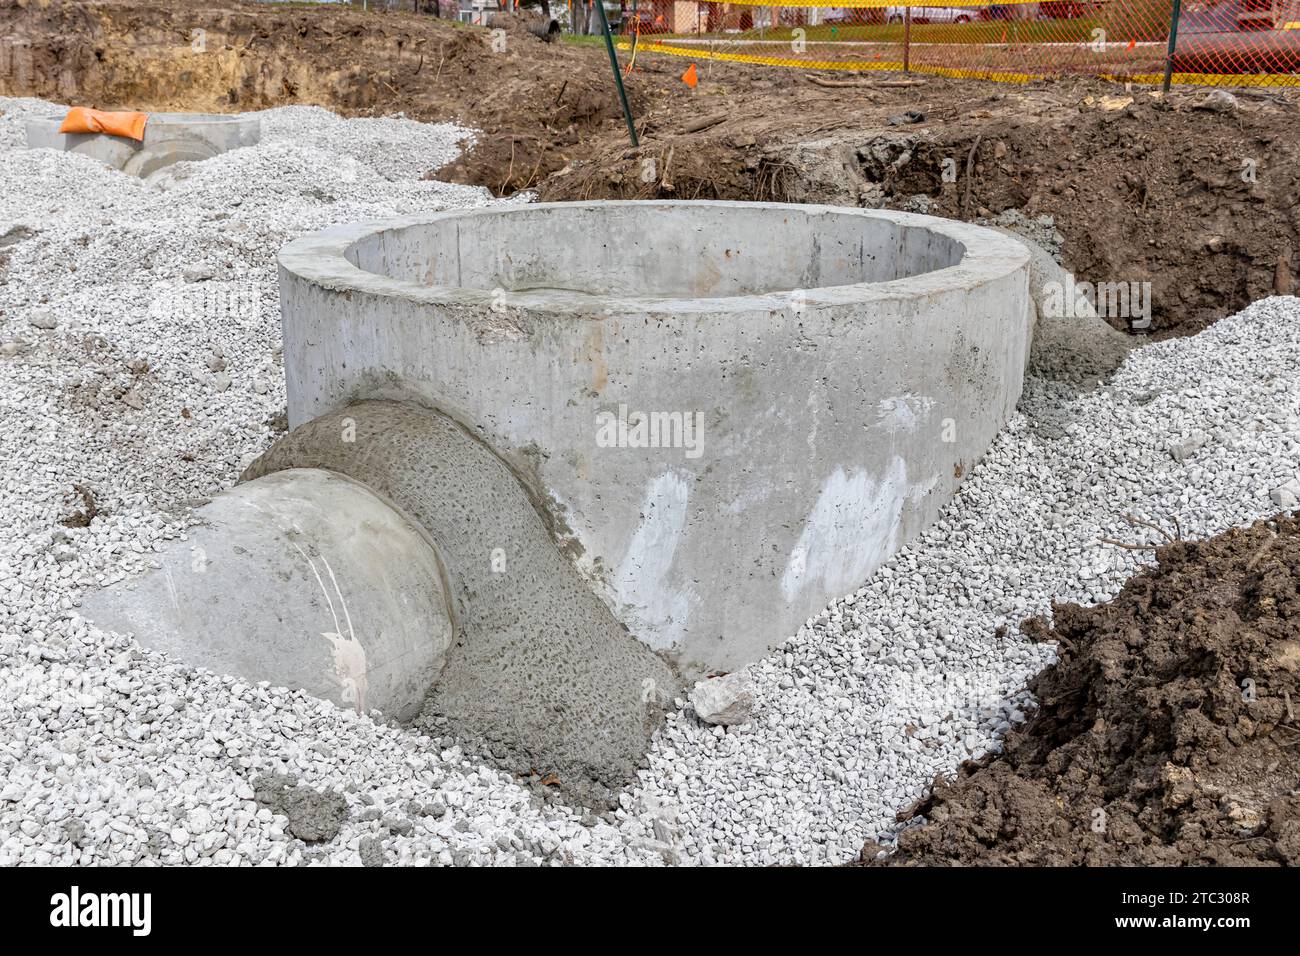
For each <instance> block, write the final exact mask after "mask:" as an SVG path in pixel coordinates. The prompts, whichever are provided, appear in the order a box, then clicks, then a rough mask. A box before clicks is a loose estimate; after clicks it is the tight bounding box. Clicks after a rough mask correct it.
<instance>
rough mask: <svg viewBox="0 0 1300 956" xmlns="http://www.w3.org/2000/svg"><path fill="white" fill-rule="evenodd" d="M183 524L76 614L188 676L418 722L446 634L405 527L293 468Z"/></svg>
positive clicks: (425, 565) (366, 500)
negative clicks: (134, 641)
mask: <svg viewBox="0 0 1300 956" xmlns="http://www.w3.org/2000/svg"><path fill="white" fill-rule="evenodd" d="M196 516H197V517H198V519H199V521H200V523H199V524H198V525H196V526H195V527H194V528H192V529H191V530H190V532H189V535H188V538H189V540H188V541H176V542H173V543H172V544H171V545H170V547H168V549H167V550H166V552H165V553H164V554H163V555H162V557H161V564H162V567H161V568H160V569H159V570H157V571H152V572H149V573H147V574H145V575H144V576H143V577H142V578H140V579H139V580H138V581H137V582H136V583H134V584H133V585H131V586H119V587H115V588H108V589H105V590H101V591H97V592H94V593H93V594H92V595H90V596H89V597H88V598H87V599H86V600H85V602H84V604H83V607H82V613H83V614H84V615H85V616H86V617H87V618H88V619H89V620H91V621H93V622H94V623H95V624H96V625H98V626H100V627H104V628H107V629H109V630H114V631H120V632H124V633H125V632H134V633H135V635H136V637H137V638H138V639H139V641H140V643H141V645H142V646H144V647H146V648H151V649H153V650H158V651H163V652H165V653H167V654H171V655H172V656H174V657H176V658H178V659H180V660H182V661H185V662H186V663H188V664H191V665H193V666H197V667H206V668H209V669H210V670H213V671H216V672H218V673H223V674H234V675H237V676H239V677H243V678H245V679H246V680H250V681H269V682H270V683H272V684H275V685H277V686H284V687H292V688H301V689H302V690H305V691H307V692H308V693H310V694H314V695H315V696H317V697H322V698H325V699H327V700H331V701H333V702H334V703H336V704H338V705H340V706H343V707H348V708H354V709H356V710H358V711H367V710H370V709H372V708H374V709H377V710H381V711H383V712H384V713H385V714H388V715H391V716H394V717H397V718H400V719H405V718H410V717H413V716H415V714H417V713H418V712H419V711H420V709H421V707H422V706H423V703H424V699H425V696H426V695H427V693H428V691H429V687H430V686H431V685H432V684H433V683H434V681H435V680H436V679H437V677H438V674H439V673H441V671H442V669H443V665H444V664H445V662H446V658H447V652H448V649H449V648H450V646H451V643H452V638H453V627H452V621H451V617H450V615H449V613H448V607H447V604H446V600H445V596H444V593H443V587H442V581H443V573H442V569H441V567H440V564H439V560H438V557H437V554H436V552H435V550H434V548H433V546H432V545H431V544H430V542H429V541H428V540H427V538H426V537H425V536H424V534H423V533H422V532H421V531H420V530H419V528H418V527H416V526H415V525H414V524H412V523H411V522H410V521H408V520H407V519H406V518H405V517H403V516H402V515H401V514H399V513H398V512H397V511H395V510H394V509H393V508H391V507H390V506H389V505H387V504H385V503H384V502H383V501H381V500H380V499H379V498H377V497H376V496H375V495H374V494H373V493H371V492H370V491H368V490H367V489H366V488H364V487H363V486H362V485H360V484H358V483H357V482H354V481H352V480H350V479H348V478H345V477H343V476H341V475H339V474H336V473H332V472H326V471H313V470H303V469H296V470H287V471H281V472H277V473H276V474H273V475H268V476H267V477H265V478H262V479H260V480H258V481H253V482H248V483H246V484H241V485H238V486H236V487H235V488H232V489H231V490H229V491H227V492H224V493H223V494H221V495H218V496H217V497H216V498H214V499H213V500H212V501H211V502H210V503H209V504H207V505H206V506H204V507H203V508H201V509H200V510H199V511H198V512H197V515H196Z"/></svg>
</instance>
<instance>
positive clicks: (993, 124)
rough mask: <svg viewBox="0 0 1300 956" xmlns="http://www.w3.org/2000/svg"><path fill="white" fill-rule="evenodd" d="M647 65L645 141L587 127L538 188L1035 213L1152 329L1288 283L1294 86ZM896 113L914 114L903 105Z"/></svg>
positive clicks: (1293, 222) (568, 194)
mask: <svg viewBox="0 0 1300 956" xmlns="http://www.w3.org/2000/svg"><path fill="white" fill-rule="evenodd" d="M640 62H641V61H640V60H639V61H638V63H639V64H640ZM680 62H681V61H678V60H673V61H670V64H669V65H670V66H671V67H673V68H676V66H677V65H678V64H679V63H680ZM645 63H646V65H645V72H644V74H643V75H642V76H641V82H642V84H643V86H646V87H647V88H649V89H650V90H652V91H653V93H654V95H653V97H652V106H651V109H650V111H649V112H648V113H646V114H644V115H642V116H641V117H640V119H641V120H642V122H644V123H645V125H646V127H647V133H646V135H645V136H644V137H643V143H642V148H641V149H640V150H639V151H632V150H629V149H628V148H627V144H626V141H625V140H621V139H619V138H618V137H617V136H614V138H613V139H612V140H611V141H602V142H599V143H596V144H594V145H593V148H592V149H590V150H588V151H586V152H585V155H584V156H583V158H582V159H580V160H579V161H577V162H575V163H574V164H573V165H572V167H571V168H569V169H566V170H563V171H562V172H561V173H558V174H556V175H555V176H552V177H551V178H550V179H549V180H547V181H546V182H544V183H543V184H542V186H541V196H542V198H543V199H547V200H562V199H655V198H674V197H675V198H681V199H734V200H764V201H768V200H775V201H792V202H824V203H832V204H835V205H850V206H858V205H860V206H875V207H884V208H891V209H904V210H908V211H912V212H927V213H930V214H933V215H938V216H946V217H949V218H954V219H965V220H972V219H976V218H985V219H993V218H995V217H997V216H998V215H999V214H1002V213H1005V212H1007V211H1008V210H1014V211H1016V212H1017V213H1019V214H1021V215H1022V216H1024V217H1026V218H1030V219H1035V218H1038V217H1042V216H1051V217H1053V219H1054V220H1055V225H1056V228H1057V229H1059V230H1060V231H1061V233H1062V234H1063V235H1064V238H1065V242H1064V246H1063V249H1062V259H1063V262H1064V265H1065V266H1066V267H1067V268H1069V269H1070V270H1071V271H1073V272H1074V273H1075V274H1076V275H1077V276H1078V278H1079V280H1080V281H1083V280H1087V281H1090V282H1124V283H1130V282H1139V283H1141V282H1149V283H1150V302H1151V307H1152V320H1153V322H1152V328H1153V329H1154V330H1155V332H1156V333H1157V334H1158V337H1159V335H1169V334H1178V335H1186V334H1191V333H1193V332H1196V331H1199V330H1200V329H1202V328H1204V327H1205V326H1207V325H1209V324H1210V323H1212V322H1214V321H1216V320H1218V319H1220V318H1222V317H1223V316H1225V315H1230V314H1232V313H1234V312H1237V311H1240V310H1241V309H1242V308H1244V307H1245V306H1246V305H1247V304H1249V303H1250V302H1252V301H1254V300H1256V299H1260V298H1264V297H1266V296H1268V295H1272V294H1273V293H1274V292H1275V291H1276V292H1278V293H1280V294H1290V293H1291V292H1292V291H1293V289H1294V284H1293V279H1292V276H1293V275H1294V272H1295V269H1296V262H1295V259H1294V250H1296V249H1300V211H1298V208H1297V207H1296V205H1295V203H1294V201H1293V197H1294V196H1295V195H1296V193H1297V191H1300V139H1298V138H1297V137H1296V136H1295V135H1294V133H1293V130H1294V124H1295V122H1296V119H1297V115H1300V112H1298V111H1300V102H1298V101H1297V100H1296V98H1295V97H1294V96H1293V95H1291V94H1286V95H1283V94H1279V93H1274V92H1270V93H1263V92H1256V91H1239V92H1238V94H1237V96H1236V98H1235V100H1230V101H1224V100H1222V99H1219V100H1217V101H1211V102H1214V103H1217V104H1222V103H1225V102H1228V103H1232V104H1234V105H1231V106H1227V107H1223V108H1222V109H1221V110H1218V111H1216V110H1212V109H1206V108H1204V107H1205V106H1206V104H1207V99H1206V97H1207V94H1205V93H1204V92H1201V91H1196V90H1191V91H1178V92H1175V93H1173V94H1171V95H1170V96H1169V97H1167V98H1165V97H1157V96H1153V95H1151V92H1152V91H1146V90H1139V89H1134V90H1133V91H1132V92H1124V90H1123V88H1122V87H1119V86H1116V85H1113V84H1107V83H1104V82H1102V81H1097V80H1080V81H1069V80H1065V81H1060V82H1056V83H1052V84H1045V83H1040V84H1035V85H1031V86H1026V87H1013V86H1006V85H1002V84H994V83H981V82H977V81H971V80H947V79H943V78H938V77H931V78H927V79H912V80H905V79H888V80H876V81H870V82H868V81H861V80H842V79H834V80H830V79H824V78H820V77H817V76H804V75H801V74H798V73H796V72H793V71H787V72H784V73H780V72H779V71H773V70H768V71H767V72H766V74H764V75H763V76H759V75H758V74H756V73H754V72H752V71H751V72H750V73H745V74H740V73H727V74H706V76H710V75H712V76H713V79H712V82H707V81H706V82H702V83H701V86H700V92H698V93H697V94H691V95H686V93H688V92H689V91H686V90H685V87H684V86H682V84H681V83H679V82H677V80H676V76H675V75H674V74H673V73H670V72H667V70H668V67H666V66H665V64H664V61H663V59H662V58H661V59H660V60H658V61H656V60H654V59H648V60H646V61H645ZM774 75H778V76H779V77H783V78H784V79H785V82H783V83H776V84H774V83H773V81H772V77H773V76H774ZM819 83H823V84H824V83H835V84H845V85H843V86H838V85H837V86H835V87H832V88H830V89H828V88H826V87H825V86H820V85H818V84H819ZM678 87H681V88H680V89H678ZM909 111H913V112H914V113H919V114H920V115H921V116H922V117H923V119H922V120H921V121H920V122H903V120H905V119H907V114H908V112H909ZM710 120H712V121H713V122H711V123H709V121H710ZM701 122H704V123H709V125H707V126H706V127H705V128H704V129H699V130H697V129H694V128H693V127H694V126H696V125H698V124H699V123H701ZM615 132H616V131H615ZM647 161H649V162H647ZM647 170H649V174H647ZM1111 321H1112V324H1113V325H1115V326H1116V327H1117V328H1126V326H1127V323H1126V322H1124V321H1123V320H1122V317H1115V318H1112V320H1111Z"/></svg>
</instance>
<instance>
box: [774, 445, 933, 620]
mask: <svg viewBox="0 0 1300 956" xmlns="http://www.w3.org/2000/svg"><path fill="white" fill-rule="evenodd" d="M907 494H908V485H907V464H906V462H904V461H903V459H902V458H901V457H900V456H897V455H895V456H894V458H893V460H892V461H891V462H890V464H889V469H888V471H887V472H886V473H885V475H884V476H883V477H881V478H878V479H877V478H875V477H873V476H872V475H869V474H867V473H866V472H863V471H855V472H853V473H852V474H846V473H845V472H844V469H843V468H836V469H835V471H834V473H832V474H831V476H830V477H829V478H827V479H826V481H825V482H824V483H823V485H822V490H821V493H820V494H819V495H818V497H817V504H816V505H814V506H813V510H812V513H811V514H809V515H808V521H807V522H806V523H805V525H804V529H803V533H802V534H800V535H799V541H798V542H797V543H796V544H795V546H794V549H793V550H792V551H791V552H790V560H789V563H788V564H787V565H786V569H785V573H784V574H783V575H782V576H781V593H782V594H783V595H784V596H785V599H786V600H787V601H794V599H795V598H796V597H797V596H798V595H799V593H800V592H801V591H802V590H803V589H804V588H806V587H807V586H808V585H810V584H812V583H814V582H820V587H819V590H824V591H826V592H828V593H832V594H847V593H848V592H849V591H852V590H854V589H856V588H857V587H859V586H860V585H861V584H862V582H863V580H865V579H866V576H867V575H868V574H870V573H871V571H872V569H874V568H875V567H877V566H878V565H879V564H880V563H881V562H882V561H884V560H885V558H887V557H888V556H889V555H890V554H892V553H893V551H894V549H895V545H896V543H897V538H898V526H899V520H900V518H901V517H902V513H903V504H904V502H905V501H906V500H907Z"/></svg>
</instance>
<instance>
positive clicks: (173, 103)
mask: <svg viewBox="0 0 1300 956" xmlns="http://www.w3.org/2000/svg"><path fill="white" fill-rule="evenodd" d="M0 37H4V38H5V41H4V43H0V94H3V95H7V96H39V97H43V98H46V99H51V100H55V101H58V102H74V103H78V104H80V105H86V106H94V107H98V108H103V109H128V108H129V109H143V110H150V111H163V110H178V111H194V112H232V111H246V110H258V109H265V108H268V107H273V106H288V105H293V104H309V105H315V106H324V107H327V108H328V109H332V110H335V111H337V112H339V113H342V114H344V115H347V116H382V115H388V114H392V113H398V112H402V113H405V114H406V115H407V116H409V117H411V118H413V119H418V120H422V121H426V122H438V121H447V120H453V121H456V122H460V123H462V124H463V125H465V126H470V127H473V128H475V129H479V130H482V131H483V135H481V136H479V137H478V139H477V143H476V145H475V147H474V149H473V150H472V151H471V155H472V161H466V160H464V159H462V160H461V161H459V162H457V163H454V164H453V165H452V166H450V167H448V168H446V169H444V170H442V171H440V172H439V173H438V178H439V179H444V180H449V181H452V182H462V183H469V184H472V185H481V186H486V187H488V188H489V189H492V190H494V191H495V192H497V193H501V194H510V193H513V192H517V191H519V190H521V189H525V188H528V187H530V186H533V185H536V183H537V182H539V181H540V180H541V179H543V178H545V177H546V176H547V175H548V174H550V173H551V172H553V171H555V170H557V169H560V168H561V167H563V166H564V165H565V164H567V163H568V162H569V160H570V158H571V155H570V154H571V150H572V147H574V146H575V145H576V144H577V143H579V142H580V141H581V140H583V139H585V138H587V137H590V136H592V135H595V134H597V133H599V132H601V131H602V130H603V129H604V128H605V126H606V125H607V124H608V125H609V126H610V127H611V128H613V129H618V128H620V125H619V124H621V123H622V120H621V115H622V114H621V113H620V108H619V104H618V100H617V98H616V97H615V95H614V92H613V89H612V87H611V84H610V78H609V64H608V62H607V61H605V60H602V59H601V58H602V57H603V56H604V51H603V50H602V49H599V48H597V47H594V46H574V45H572V44H568V43H563V42H546V41H545V40H543V39H542V38H541V37H538V36H535V35H534V34H533V33H531V32H530V31H529V30H528V29H527V26H526V23H525V21H524V20H522V19H520V18H508V23H507V26H505V27H502V28H501V29H500V30H499V31H496V30H493V29H485V28H481V27H473V26H467V25H465V24H460V23H456V22H453V21H450V20H441V19H437V18H435V17H431V16H424V15H416V14H412V13H404V12H399V11H383V12H380V11H373V10H372V11H369V12H366V11H363V10H360V9H355V8H351V7H335V6H317V7H311V8H304V7H297V6H289V5H280V4H265V3H241V2H238V0H216V2H211V3H208V2H202V0H176V2H168V3H162V2H160V0H69V2H65V3H58V4H36V3H30V2H28V0H0ZM629 94H630V95H631V96H632V98H633V102H635V103H640V102H642V101H641V100H640V99H638V96H639V91H638V87H637V83H636V81H635V80H630V81H629Z"/></svg>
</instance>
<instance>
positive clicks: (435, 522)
mask: <svg viewBox="0 0 1300 956" xmlns="http://www.w3.org/2000/svg"><path fill="white" fill-rule="evenodd" d="M302 468H308V469H318V468H321V469H329V470H331V471H334V472H338V473H340V474H344V475H347V476H348V477H350V478H351V479H353V480H355V481H357V482H360V483H363V484H364V485H365V486H366V487H367V488H368V489H370V491H371V493H372V494H374V495H377V496H378V497H380V498H382V499H383V500H385V501H388V502H390V503H392V504H393V505H394V506H395V507H397V508H398V509H400V510H401V512H402V513H403V514H405V515H408V516H410V518H411V520H412V521H414V522H416V523H418V524H419V525H420V526H421V528H422V529H423V530H424V531H425V532H426V533H427V534H428V537H429V538H430V540H432V541H433V542H434V544H435V546H436V547H437V552H438V556H439V558H440V560H441V566H442V570H443V573H444V574H445V575H446V585H445V593H446V594H447V597H448V601H449V604H450V607H451V609H452V614H453V616H454V618H455V620H456V622H457V640H456V644H455V646H454V647H453V648H452V649H451V651H450V652H449V653H448V655H447V666H446V668H445V669H444V671H443V672H442V674H441V675H440V676H439V678H438V680H437V682H436V683H434V684H433V685H432V688H431V690H430V693H429V697H428V703H427V707H426V716H427V717H428V718H430V719H431V720H433V721H434V722H435V723H436V724H437V725H438V726H446V727H447V728H448V729H450V730H451V731H452V732H453V733H454V734H455V735H456V736H457V738H458V739H460V740H461V741H463V742H464V743H465V744H466V745H467V746H468V747H469V748H470V749H471V750H472V751H475V752H477V753H479V754H484V755H488V754H490V755H492V756H495V757H496V758H497V759H498V760H499V761H500V762H501V763H502V764H503V765H505V766H507V767H509V768H510V769H512V770H515V771H518V772H522V773H527V772H529V771H530V770H535V771H538V772H545V773H554V774H555V776H556V777H557V778H558V779H559V780H560V781H561V784H562V787H563V789H564V790H565V792H566V793H568V794H569V795H570V796H571V797H573V798H575V799H578V800H580V801H582V802H584V803H588V804H593V805H608V804H609V803H610V801H611V800H612V799H613V798H614V796H615V795H616V793H617V791H618V790H619V789H620V788H621V787H622V786H624V785H625V784H626V783H627V782H628V781H629V780H631V779H632V777H633V774H634V773H635V770H636V766H637V763H638V761H639V760H640V759H641V757H642V756H643V755H644V754H645V750H646V746H647V744H648V743H649V740H650V736H651V734H652V733H653V732H654V730H655V728H656V727H657V726H658V725H659V722H660V720H661V718H662V715H663V712H664V709H665V708H666V707H667V706H668V703H669V702H670V701H671V700H672V699H673V698H675V697H676V696H678V694H679V693H680V690H681V687H680V684H679V682H678V680H677V678H676V676H675V675H674V673H673V671H672V668H670V667H669V666H668V665H667V664H666V663H665V662H664V661H662V660H660V659H659V658H658V657H657V656H656V655H655V654H654V653H653V652H651V651H650V649H649V648H647V647H645V646H644V645H643V644H640V643H638V642H637V641H636V640H635V639H633V638H632V637H631V636H630V635H629V634H628V633H627V630H626V628H624V627H623V626H622V625H621V624H620V623H619V622H618V621H617V620H616V619H615V618H614V616H613V615H612V614H611V613H610V610H609V608H608V607H607V606H606V605H605V604H603V603H602V602H601V601H600V599H599V598H598V597H597V596H596V594H595V593H594V592H593V591H592V589H591V588H590V587H589V586H588V585H587V584H586V582H584V581H583V579H582V578H581V577H580V576H579V574H578V572H577V571H576V570H575V568H574V567H573V565H572V564H571V563H570V562H569V561H568V560H567V559H566V558H565V556H564V555H563V554H561V552H560V550H559V548H558V547H557V545H556V542H555V538H554V536H553V535H552V533H551V531H550V529H548V528H547V527H546V525H545V523H544V521H543V517H542V513H541V512H540V510H539V509H538V507H537V504H536V499H535V496H534V495H533V494H532V492H531V489H529V488H528V487H527V485H526V484H525V483H524V482H522V481H521V480H520V478H519V476H518V475H516V474H515V473H514V472H512V471H511V469H510V468H509V467H508V466H507V464H506V463H505V462H503V461H502V460H501V459H500V458H498V457H497V456H496V455H495V454H493V453H492V451H491V450H490V449H489V448H487V447H486V446H485V445H483V443H482V442H480V441H478V440H477V439H476V438H475V437H473V436H472V435H471V434H469V433H468V432H466V431H465V430H464V429H463V428H461V427H460V426H459V425H458V424H457V423H455V422H453V421H451V420H450V419H448V418H447V417H445V416H443V415H439V414H437V413H436V412H433V411H430V410H428V409H424V408H420V407H417V406H415V405H412V404H404V403H398V402H361V403H358V404H355V405H351V406H348V407H346V408H343V409H340V410H338V411H336V412H333V413H330V414H326V415H322V416H320V417H318V418H315V419H313V420H312V421H310V422H307V423H306V424H304V425H301V426H299V427H298V428H295V429H294V430H293V431H292V432H290V433H289V434H288V435H286V436H285V437H284V438H282V439H280V440H279V441H278V442H276V444H275V445H273V446H272V447H271V448H270V449H269V450H268V451H267V452H266V454H264V455H262V456H261V457H260V458H259V459H258V460H257V461H255V462H254V463H253V464H252V465H250V466H249V468H248V470H247V471H246V472H245V473H244V479H245V480H248V481H250V482H251V484H252V485H258V484H260V483H262V482H264V481H266V480H267V477H265V476H268V475H273V474H274V473H277V472H278V470H279V469H302ZM398 557H399V556H397V555H393V556H390V557H389V560H395V559H397V558H398Z"/></svg>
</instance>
